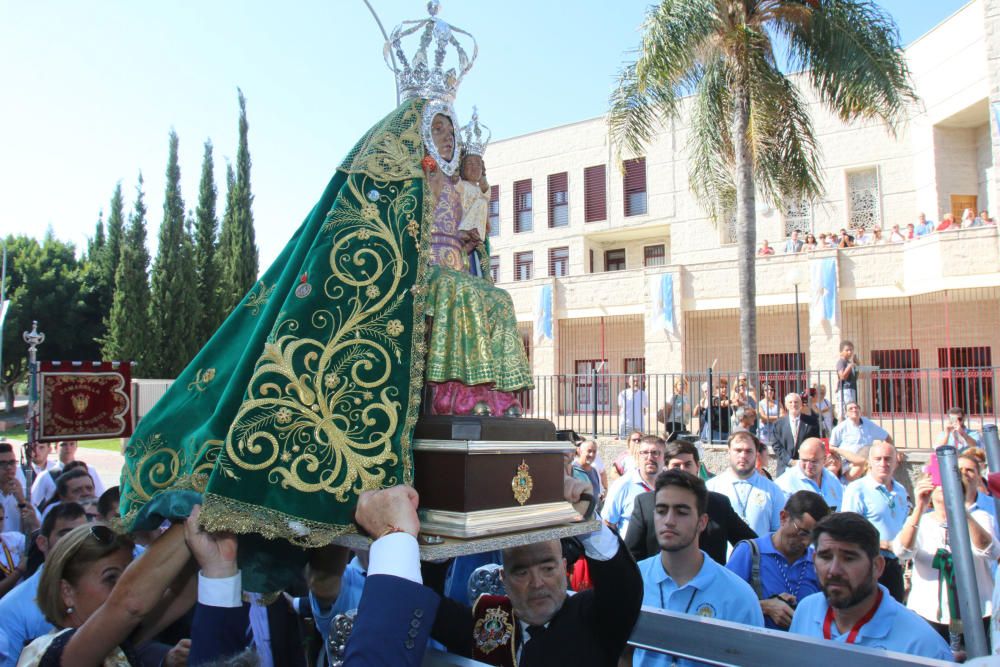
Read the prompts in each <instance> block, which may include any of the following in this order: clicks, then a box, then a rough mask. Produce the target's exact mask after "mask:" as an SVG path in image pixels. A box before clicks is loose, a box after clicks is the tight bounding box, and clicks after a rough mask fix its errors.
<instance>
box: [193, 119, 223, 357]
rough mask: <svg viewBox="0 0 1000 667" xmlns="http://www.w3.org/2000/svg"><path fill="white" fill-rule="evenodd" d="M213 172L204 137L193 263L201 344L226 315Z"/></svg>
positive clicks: (216, 194)
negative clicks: (221, 294)
mask: <svg viewBox="0 0 1000 667" xmlns="http://www.w3.org/2000/svg"><path fill="white" fill-rule="evenodd" d="M214 172H215V161H214V160H213V159H212V140H211V139H209V140H207V141H205V155H204V157H203V158H202V162H201V183H200V187H199V189H198V208H197V210H196V212H195V228H194V266H195V274H196V277H197V286H198V289H197V296H196V300H197V302H198V305H199V310H200V313H201V315H200V317H199V318H198V321H197V325H196V326H195V333H196V338H195V340H196V341H197V343H198V345H203V344H204V343H205V341H207V340H208V339H209V338H210V337H211V335H212V334H213V333H214V332H215V329H216V328H217V327H218V326H219V324H220V323H221V322H222V318H223V317H224V315H225V314H224V313H222V312H221V308H220V307H219V266H218V264H217V263H216V243H217V239H216V233H217V231H218V226H219V223H218V220H217V218H216V214H215V206H216V201H217V200H218V196H219V193H218V191H217V190H216V188H215V174H214Z"/></svg>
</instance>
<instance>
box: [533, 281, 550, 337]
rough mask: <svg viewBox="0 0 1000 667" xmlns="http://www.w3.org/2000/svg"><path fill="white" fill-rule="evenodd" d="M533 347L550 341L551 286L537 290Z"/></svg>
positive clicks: (543, 286) (544, 286)
mask: <svg viewBox="0 0 1000 667" xmlns="http://www.w3.org/2000/svg"><path fill="white" fill-rule="evenodd" d="M534 328H535V332H534V333H535V345H539V344H540V343H541V342H542V341H543V340H545V339H548V340H552V285H542V286H541V287H539V288H538V300H537V301H536V302H535V325H534Z"/></svg>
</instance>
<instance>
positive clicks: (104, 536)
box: [90, 523, 116, 546]
mask: <svg viewBox="0 0 1000 667" xmlns="http://www.w3.org/2000/svg"><path fill="white" fill-rule="evenodd" d="M90 536H91V537H93V538H94V539H95V540H97V543H98V544H101V545H104V546H107V545H109V544H114V541H115V538H116V535H115V531H113V530H111V529H110V528H108V527H107V526H105V525H104V524H102V523H97V524H94V525H93V526H91V527H90Z"/></svg>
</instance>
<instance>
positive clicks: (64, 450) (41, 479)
mask: <svg viewBox="0 0 1000 667" xmlns="http://www.w3.org/2000/svg"><path fill="white" fill-rule="evenodd" d="M78 447H79V445H78V443H77V441H76V440H63V441H62V442H60V443H59V463H55V464H53V465H52V466H50V467H49V469H48V470H46V471H45V472H43V473H42V474H41V475H39V476H38V477H37V478H35V483H34V484H32V485H31V502H32V503H34V505H35V507H41V506H42V504H43V503H46V502H48V501H50V500H52V499H53V498H54V497H55V495H56V482H57V480H58V479H59V475H61V474H62V471H63V469H64V468H65V467H66V465H67V464H69V463H72V462H73V461H76V450H77V448H78ZM87 472H88V473H89V474H90V478H91V479H92V480H94V493H95V494H96V495H97V496H98V497H99V496H100V495H101V494H102V493H104V491H105V490H106V489H105V487H104V482H103V481H102V480H101V476H100V475H98V474H97V471H96V470H94V469H93V468H90V467H88V468H87Z"/></svg>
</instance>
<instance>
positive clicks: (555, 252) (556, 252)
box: [549, 246, 569, 278]
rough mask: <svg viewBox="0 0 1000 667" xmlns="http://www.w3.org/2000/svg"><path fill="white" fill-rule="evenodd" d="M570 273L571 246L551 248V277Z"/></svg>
mask: <svg viewBox="0 0 1000 667" xmlns="http://www.w3.org/2000/svg"><path fill="white" fill-rule="evenodd" d="M568 273H569V247H568V246H562V247H559V248H549V277H550V278H560V277H562V276H565V275H567V274H568Z"/></svg>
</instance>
